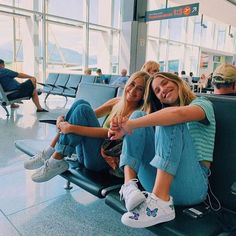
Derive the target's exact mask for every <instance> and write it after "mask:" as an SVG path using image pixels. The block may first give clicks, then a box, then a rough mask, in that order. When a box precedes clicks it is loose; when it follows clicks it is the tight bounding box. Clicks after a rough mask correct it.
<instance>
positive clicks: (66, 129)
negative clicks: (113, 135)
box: [57, 98, 120, 138]
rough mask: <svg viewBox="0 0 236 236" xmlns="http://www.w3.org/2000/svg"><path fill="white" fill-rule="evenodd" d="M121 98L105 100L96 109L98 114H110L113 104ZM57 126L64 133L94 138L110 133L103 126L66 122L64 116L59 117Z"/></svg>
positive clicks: (101, 115)
mask: <svg viewBox="0 0 236 236" xmlns="http://www.w3.org/2000/svg"><path fill="white" fill-rule="evenodd" d="M119 100H120V98H113V99H110V100H109V101H107V102H105V103H104V104H103V105H101V106H100V107H98V108H97V109H96V110H95V114H96V116H97V117H98V118H99V117H103V116H105V115H107V114H109V113H110V112H111V110H112V108H113V106H114V105H115V104H116V103H117V102H118V101H119ZM57 127H58V129H59V130H60V131H61V132H62V133H65V134H66V133H73V134H78V135H81V136H86V137H93V138H106V137H107V135H108V129H106V128H102V127H88V126H81V125H72V124H69V123H68V122H64V117H62V116H60V117H58V119H57Z"/></svg>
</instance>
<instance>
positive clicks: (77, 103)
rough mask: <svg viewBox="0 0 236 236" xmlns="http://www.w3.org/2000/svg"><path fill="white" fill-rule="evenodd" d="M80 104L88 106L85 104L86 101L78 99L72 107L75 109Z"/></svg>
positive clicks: (87, 103)
mask: <svg viewBox="0 0 236 236" xmlns="http://www.w3.org/2000/svg"><path fill="white" fill-rule="evenodd" d="M82 104H86V105H90V104H89V102H87V101H86V100H84V99H79V100H77V101H75V102H74V103H73V104H72V107H74V108H76V107H77V106H80V105H82Z"/></svg>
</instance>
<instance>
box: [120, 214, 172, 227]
mask: <svg viewBox="0 0 236 236" xmlns="http://www.w3.org/2000/svg"><path fill="white" fill-rule="evenodd" d="M174 218H175V214H174V215H173V214H170V215H167V216H165V217H162V218H161V219H159V220H157V221H155V222H154V221H152V222H137V221H135V220H128V222H124V221H126V218H124V219H123V217H121V222H122V223H123V224H124V225H127V226H129V227H132V228H147V227H150V226H154V225H156V224H160V223H164V222H168V221H171V220H173V219H174ZM137 223H138V224H137Z"/></svg>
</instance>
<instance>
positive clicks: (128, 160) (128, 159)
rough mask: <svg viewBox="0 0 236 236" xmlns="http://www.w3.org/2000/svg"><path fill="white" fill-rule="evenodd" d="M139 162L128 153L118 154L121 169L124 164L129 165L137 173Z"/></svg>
mask: <svg viewBox="0 0 236 236" xmlns="http://www.w3.org/2000/svg"><path fill="white" fill-rule="evenodd" d="M139 165H140V162H139V161H137V159H135V158H133V157H132V156H129V155H122V154H121V156H120V168H121V169H122V170H123V169H124V166H129V167H131V168H132V169H133V170H134V171H135V172H136V173H138V170H139Z"/></svg>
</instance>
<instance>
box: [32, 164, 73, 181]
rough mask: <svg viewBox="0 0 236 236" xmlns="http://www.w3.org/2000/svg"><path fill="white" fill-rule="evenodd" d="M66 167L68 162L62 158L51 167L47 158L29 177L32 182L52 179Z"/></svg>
mask: <svg viewBox="0 0 236 236" xmlns="http://www.w3.org/2000/svg"><path fill="white" fill-rule="evenodd" d="M68 169H69V164H68V163H67V162H66V161H64V160H61V161H58V163H57V164H56V165H55V167H51V166H50V165H49V161H48V160H47V161H46V162H45V164H44V166H42V167H41V168H40V169H38V170H37V171H36V172H35V173H34V174H33V175H32V177H31V178H32V180H33V181H34V182H37V183H41V182H45V181H48V180H50V179H52V178H53V177H55V176H56V175H59V174H61V173H63V172H64V171H66V170H68Z"/></svg>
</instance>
